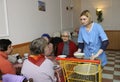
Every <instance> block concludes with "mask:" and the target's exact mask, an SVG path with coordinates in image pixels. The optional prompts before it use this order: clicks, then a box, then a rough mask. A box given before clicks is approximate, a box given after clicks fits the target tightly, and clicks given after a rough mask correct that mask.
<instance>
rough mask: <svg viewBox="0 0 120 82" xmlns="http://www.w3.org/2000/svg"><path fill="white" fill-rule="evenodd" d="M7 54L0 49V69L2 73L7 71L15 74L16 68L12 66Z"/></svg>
mask: <svg viewBox="0 0 120 82" xmlns="http://www.w3.org/2000/svg"><path fill="white" fill-rule="evenodd" d="M7 58H8V56H7V55H6V54H5V53H3V52H1V51H0V71H1V72H2V73H3V74H6V73H9V74H16V70H15V68H14V67H13V65H12V63H10V61H8V60H7Z"/></svg>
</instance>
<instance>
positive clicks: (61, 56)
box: [58, 55, 67, 58]
mask: <svg viewBox="0 0 120 82" xmlns="http://www.w3.org/2000/svg"><path fill="white" fill-rule="evenodd" d="M58 57H60V58H66V57H67V56H66V55H59V56H58Z"/></svg>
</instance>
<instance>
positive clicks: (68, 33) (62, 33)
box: [61, 31, 71, 39]
mask: <svg viewBox="0 0 120 82" xmlns="http://www.w3.org/2000/svg"><path fill="white" fill-rule="evenodd" d="M65 33H67V35H68V36H69V39H71V34H70V32H69V31H62V32H61V36H62V35H64V34H65Z"/></svg>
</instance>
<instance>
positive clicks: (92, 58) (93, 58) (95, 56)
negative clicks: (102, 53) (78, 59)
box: [90, 54, 98, 60]
mask: <svg viewBox="0 0 120 82" xmlns="http://www.w3.org/2000/svg"><path fill="white" fill-rule="evenodd" d="M97 57H98V55H97V54H96V55H94V54H92V56H91V57H90V59H91V60H95V59H96V58H97Z"/></svg>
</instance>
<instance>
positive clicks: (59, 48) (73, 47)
mask: <svg viewBox="0 0 120 82" xmlns="http://www.w3.org/2000/svg"><path fill="white" fill-rule="evenodd" d="M63 47H64V42H60V43H59V44H58V46H57V56H58V55H62V51H63ZM75 51H77V45H76V44H75V43H74V42H73V41H71V40H70V41H69V55H68V57H73V54H74V52H75Z"/></svg>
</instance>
